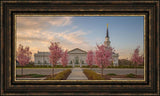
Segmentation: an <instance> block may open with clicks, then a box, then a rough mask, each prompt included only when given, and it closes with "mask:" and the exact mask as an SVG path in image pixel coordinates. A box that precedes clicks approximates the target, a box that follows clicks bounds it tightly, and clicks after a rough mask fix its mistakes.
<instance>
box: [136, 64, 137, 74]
mask: <svg viewBox="0 0 160 96" xmlns="http://www.w3.org/2000/svg"><path fill="white" fill-rule="evenodd" d="M136 77H137V63H136Z"/></svg>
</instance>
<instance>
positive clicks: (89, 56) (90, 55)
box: [86, 50, 94, 68]
mask: <svg viewBox="0 0 160 96" xmlns="http://www.w3.org/2000/svg"><path fill="white" fill-rule="evenodd" d="M86 62H87V64H88V65H89V66H90V68H92V65H93V63H94V54H93V51H92V50H89V51H88V52H87V58H86Z"/></svg>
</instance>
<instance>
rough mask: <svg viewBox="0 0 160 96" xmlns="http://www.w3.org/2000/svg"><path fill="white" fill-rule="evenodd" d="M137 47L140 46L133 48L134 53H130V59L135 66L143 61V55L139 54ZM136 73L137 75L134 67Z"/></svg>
mask: <svg viewBox="0 0 160 96" xmlns="http://www.w3.org/2000/svg"><path fill="white" fill-rule="evenodd" d="M139 48H140V46H138V47H137V48H136V49H135V50H134V53H133V54H132V57H131V61H132V62H133V63H134V64H136V67H137V66H138V64H142V63H143V61H144V58H143V55H139ZM136 75H137V68H136Z"/></svg>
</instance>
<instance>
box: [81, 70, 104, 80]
mask: <svg viewBox="0 0 160 96" xmlns="http://www.w3.org/2000/svg"><path fill="white" fill-rule="evenodd" d="M83 73H84V74H85V75H86V76H87V78H88V79H89V80H104V78H103V77H101V75H100V74H97V73H96V72H94V71H92V70H88V69H83Z"/></svg>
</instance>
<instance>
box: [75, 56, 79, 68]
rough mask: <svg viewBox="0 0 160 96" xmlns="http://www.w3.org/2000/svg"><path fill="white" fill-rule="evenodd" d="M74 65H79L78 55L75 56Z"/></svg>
mask: <svg viewBox="0 0 160 96" xmlns="http://www.w3.org/2000/svg"><path fill="white" fill-rule="evenodd" d="M75 67H79V57H78V56H76V57H75Z"/></svg>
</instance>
